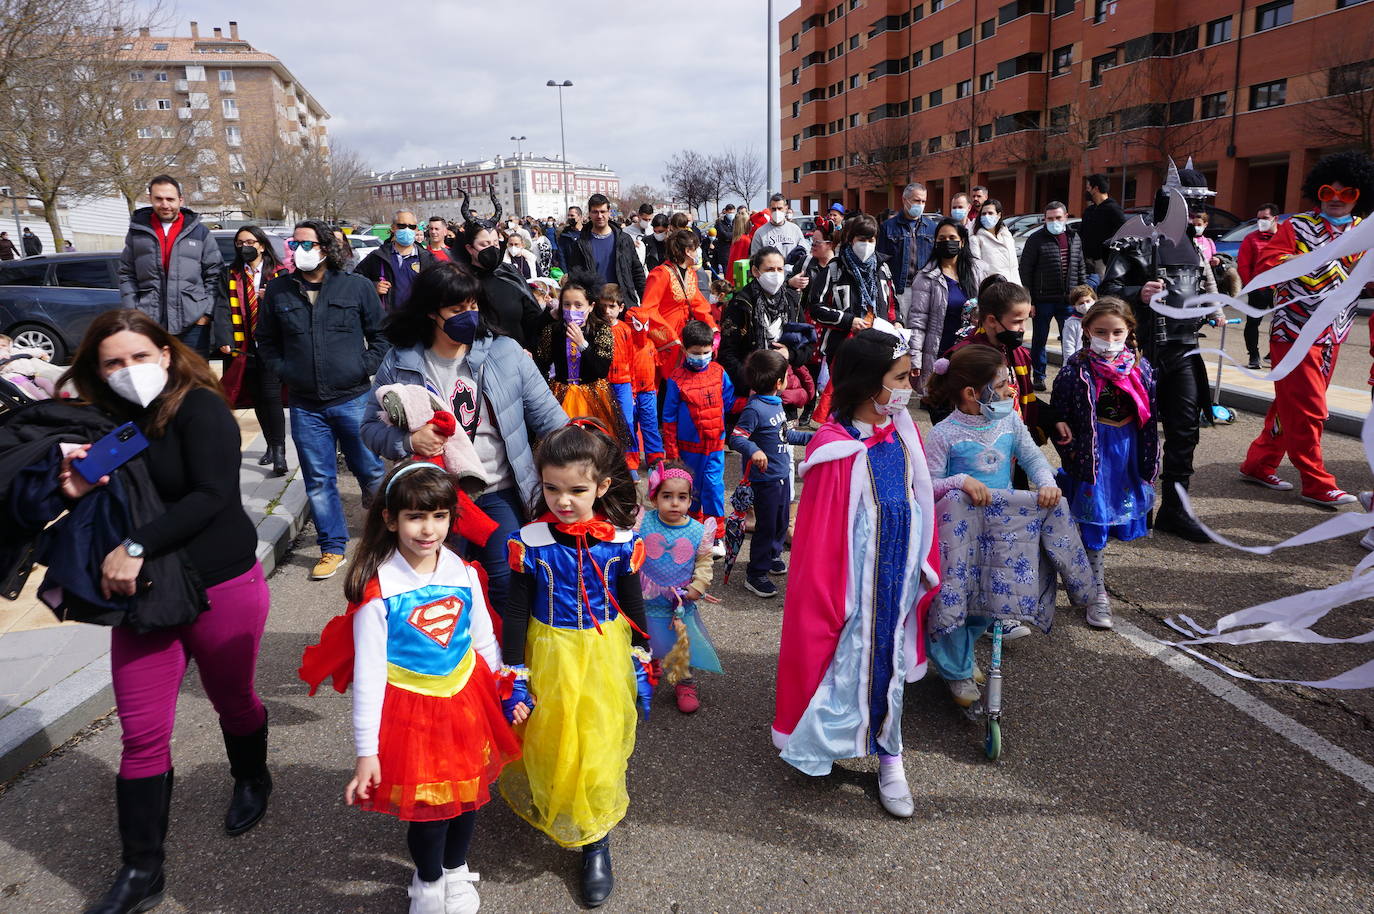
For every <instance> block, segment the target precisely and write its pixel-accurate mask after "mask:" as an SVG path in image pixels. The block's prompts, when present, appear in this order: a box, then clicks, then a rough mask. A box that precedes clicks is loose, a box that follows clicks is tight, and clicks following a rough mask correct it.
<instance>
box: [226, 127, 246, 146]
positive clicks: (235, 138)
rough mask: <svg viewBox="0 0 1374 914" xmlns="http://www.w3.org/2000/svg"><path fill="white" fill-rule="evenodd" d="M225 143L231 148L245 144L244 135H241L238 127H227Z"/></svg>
mask: <svg viewBox="0 0 1374 914" xmlns="http://www.w3.org/2000/svg"><path fill="white" fill-rule="evenodd" d="M224 141H225V142H226V143H228V144H229V145H230V146H238V145H241V144H242V143H243V135H242V134H240V133H239V128H237V127H225V128H224Z"/></svg>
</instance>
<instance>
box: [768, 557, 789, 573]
mask: <svg viewBox="0 0 1374 914" xmlns="http://www.w3.org/2000/svg"><path fill="white" fill-rule="evenodd" d="M768 573H769V574H787V563H786V562H784V561H783V560H782V559H774V560H773V565H772V567H771V568H769V569H768Z"/></svg>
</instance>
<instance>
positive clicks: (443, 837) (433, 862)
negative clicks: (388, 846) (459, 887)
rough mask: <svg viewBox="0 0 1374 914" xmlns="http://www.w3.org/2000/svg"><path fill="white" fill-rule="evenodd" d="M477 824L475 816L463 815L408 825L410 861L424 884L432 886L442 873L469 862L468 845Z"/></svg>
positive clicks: (407, 839)
mask: <svg viewBox="0 0 1374 914" xmlns="http://www.w3.org/2000/svg"><path fill="white" fill-rule="evenodd" d="M476 824H477V816H476V814H475V813H470V812H465V813H463V814H462V815H461V816H457V817H455V818H452V819H440V820H439V821H437V822H411V823H410V830H409V831H407V832H406V844H407V845H408V846H409V847H410V859H412V860H414V861H415V869H416V871H417V872H418V873H419V874H420V879H421V881H423V882H434V881H435V880H437V879H440V878H442V877H443V875H444V870H445V869H450V870H452V869H457V868H458V867H460V866H462V865H463V864H464V863H467V862H468V845H469V844H471V843H472V829H473V827H474V826H475V825H476Z"/></svg>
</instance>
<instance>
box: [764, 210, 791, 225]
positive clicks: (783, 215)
mask: <svg viewBox="0 0 1374 914" xmlns="http://www.w3.org/2000/svg"><path fill="white" fill-rule="evenodd" d="M768 218H769V220H770V221H771V222H772V223H773V224H774V225H782V224H783V223H784V222H786V221H787V211H786V210H782V209H775V210H772V211H771V212H769V214H768Z"/></svg>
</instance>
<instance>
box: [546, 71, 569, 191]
mask: <svg viewBox="0 0 1374 914" xmlns="http://www.w3.org/2000/svg"><path fill="white" fill-rule="evenodd" d="M544 85H546V86H553V87H554V88H555V89H557V90H558V138H559V142H560V143H561V144H562V148H563V209H564V210H567V208H568V134H567V131H565V130H564V129H563V90H564V89H565V88H571V86H572V80H571V79H565V80H563V81H562V82H561V83H560V82H555V81H553V80H552V79H551V80H549V81H548V82H547V83H545V84H544Z"/></svg>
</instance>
